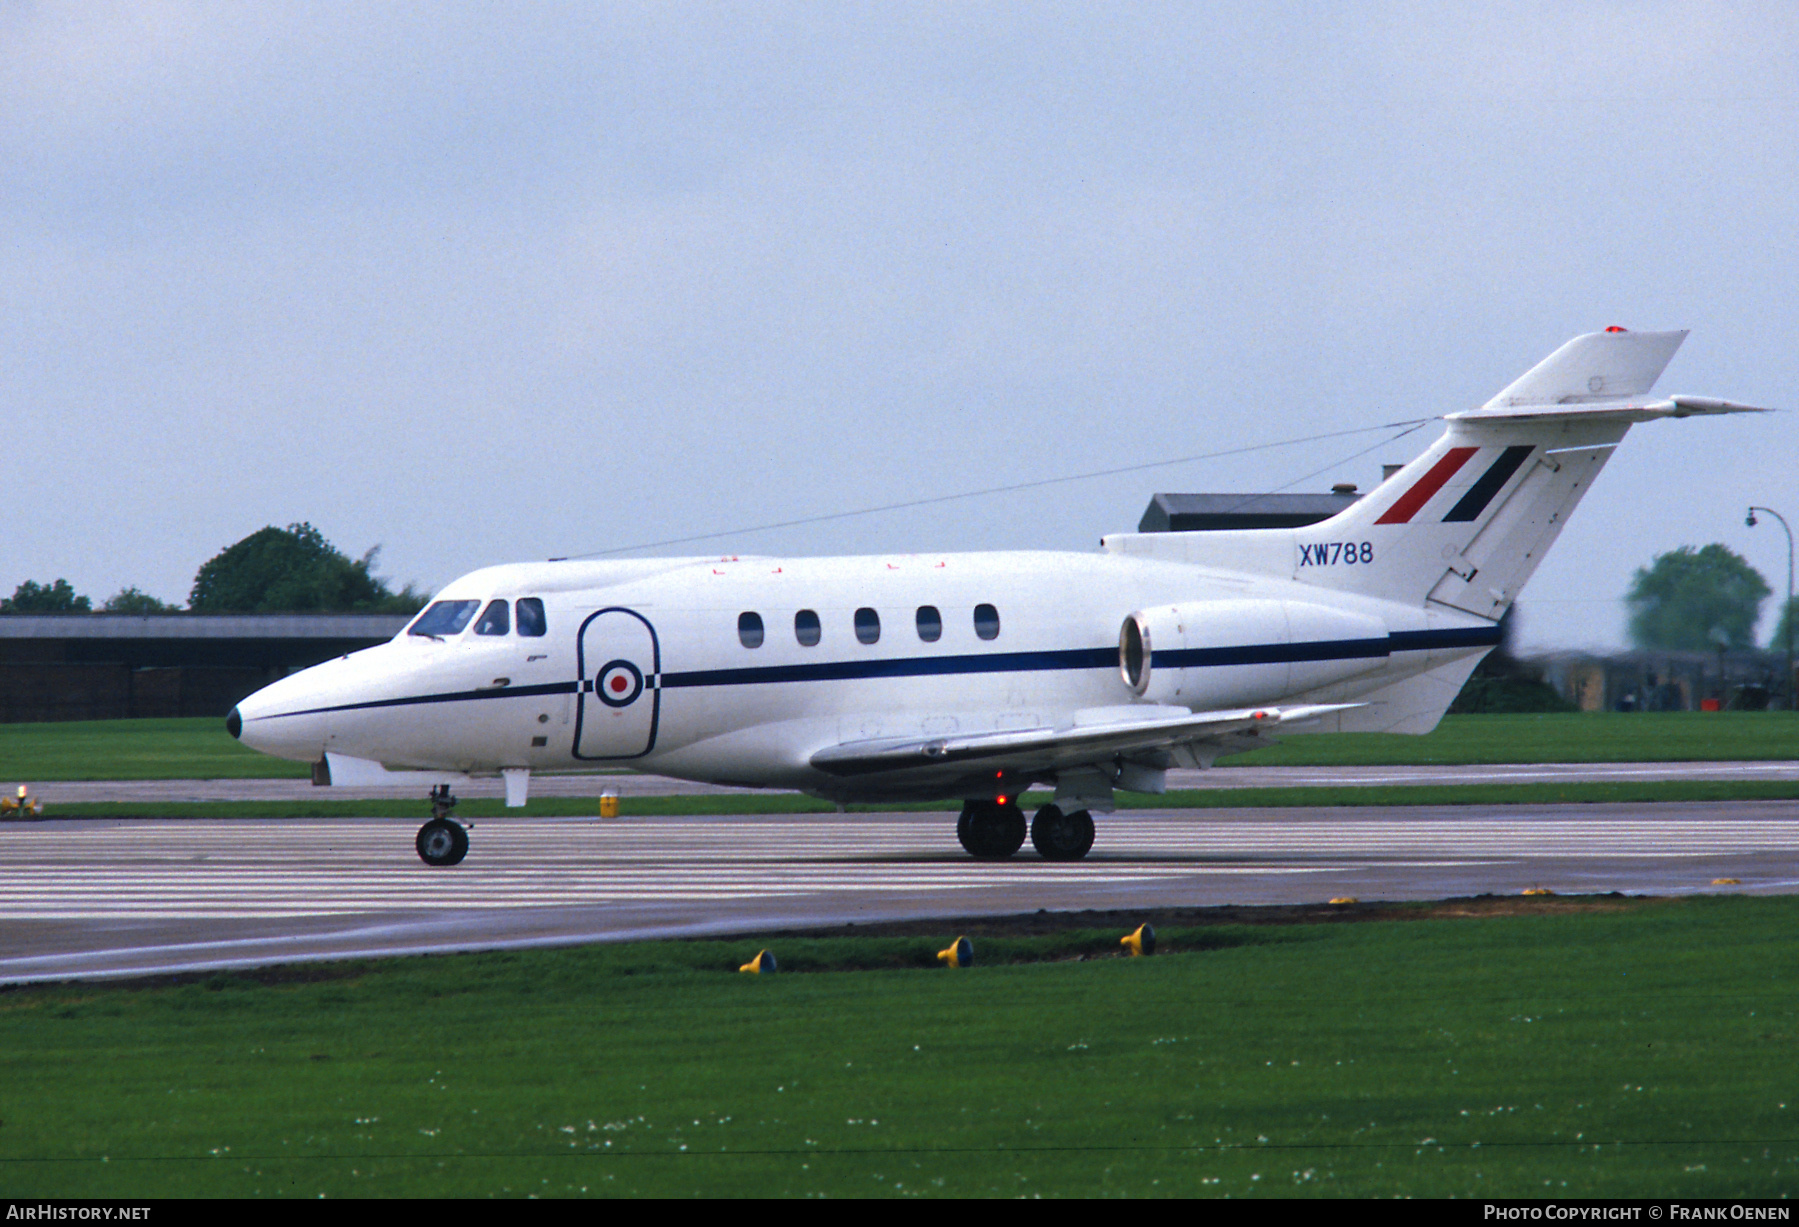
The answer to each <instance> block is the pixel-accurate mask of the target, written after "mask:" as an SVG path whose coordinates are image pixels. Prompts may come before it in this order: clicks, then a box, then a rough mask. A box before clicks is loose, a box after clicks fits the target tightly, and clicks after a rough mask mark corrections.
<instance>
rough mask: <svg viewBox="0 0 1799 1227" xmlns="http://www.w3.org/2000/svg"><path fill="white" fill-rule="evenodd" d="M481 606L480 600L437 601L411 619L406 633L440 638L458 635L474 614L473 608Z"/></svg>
mask: <svg viewBox="0 0 1799 1227" xmlns="http://www.w3.org/2000/svg"><path fill="white" fill-rule="evenodd" d="M480 607H481V602H480V601H437V602H434V603H433V604H432V606H431V607H430V608H429V609H427V610H426V611H425V612H424V613H422V614H420V615H419V616H418V617H417V618H416V619H414V620H413V623H412V625H411V626H409V627H407V628H406V633H407V634H408V635H429V636H431V637H432V638H434V639H442V638H444V637H446V636H448V635H459V634H461V633H462V628H463V627H465V626H467V625H468V620H469V619H470V618H472V617H474V616H475V610H477V609H479V608H480Z"/></svg>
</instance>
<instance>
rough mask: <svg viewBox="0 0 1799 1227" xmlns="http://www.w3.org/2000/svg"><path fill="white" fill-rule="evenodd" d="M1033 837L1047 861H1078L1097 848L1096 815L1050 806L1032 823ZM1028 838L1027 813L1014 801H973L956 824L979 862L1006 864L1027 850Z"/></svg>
mask: <svg viewBox="0 0 1799 1227" xmlns="http://www.w3.org/2000/svg"><path fill="white" fill-rule="evenodd" d="M1030 836H1031V844H1032V846H1033V847H1035V848H1036V849H1037V853H1038V855H1040V856H1041V857H1043V859H1044V860H1046V861H1078V860H1080V859H1081V858H1082V857H1083V856H1086V855H1087V853H1088V852H1089V851H1091V850H1092V848H1093V815H1092V814H1090V813H1088V812H1087V811H1086V810H1084V809H1083V810H1076V811H1075V812H1074V813H1072V814H1064V813H1063V812H1062V811H1061V810H1059V809H1057V808H1056V807H1055V806H1053V805H1046V806H1044V807H1043V808H1042V809H1040V810H1038V811H1037V816H1036V817H1035V818H1033V819H1032V820H1031V824H1030ZM1024 837H1025V821H1024V811H1023V810H1021V809H1019V808H1018V806H1016V805H1014V804H1013V803H1012V802H1010V801H1006V802H1000V801H970V802H968V803H967V804H965V805H963V807H962V816H961V817H960V818H958V819H957V820H956V838H957V839H960V840H961V841H962V846H963V847H964V848H966V849H968V852H969V854H970V855H971V856H973V857H975V858H976V859H977V860H983V861H1003V860H1005V859H1006V858H1007V857H1009V856H1011V855H1012V854H1013V853H1014V852H1016V851H1018V850H1019V849H1020V848H1022V847H1023V846H1024Z"/></svg>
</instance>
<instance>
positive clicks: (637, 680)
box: [238, 552, 1497, 799]
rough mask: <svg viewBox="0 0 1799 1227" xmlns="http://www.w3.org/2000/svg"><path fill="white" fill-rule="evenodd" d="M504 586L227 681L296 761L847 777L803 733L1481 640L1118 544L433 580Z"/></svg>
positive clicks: (253, 727)
mask: <svg viewBox="0 0 1799 1227" xmlns="http://www.w3.org/2000/svg"><path fill="white" fill-rule="evenodd" d="M520 598H534V599H536V600H540V601H541V602H542V603H543V608H544V615H545V619H544V620H545V626H544V633H543V634H541V635H538V636H526V635H521V634H520V633H519V630H518V627H517V626H516V624H514V625H512V626H511V627H509V629H508V631H507V633H505V634H487V635H483V634H479V633H477V626H476V622H475V621H474V620H470V621H469V622H468V624H467V625H466V626H465V627H464V628H463V629H462V630H461V631H460V632H459V633H456V634H452V635H445V636H442V637H441V638H434V637H426V636H423V635H419V634H415V633H407V632H402V633H401V634H400V635H398V636H397V637H396V638H395V639H394V640H393V641H392V642H389V643H386V644H382V645H380V646H378V647H373V648H369V649H366V650H364V651H361V652H356V653H353V654H351V655H349V656H345V657H343V658H341V659H338V660H334V661H329V662H326V663H325V664H322V665H318V666H316V667H314V668H311V669H308V670H305V671H304V672H301V673H298V674H295V675H293V676H291V677H289V678H286V679H284V680H282V681H279V682H276V683H275V684H273V685H271V686H269V687H267V688H266V689H264V690H262V691H260V692H258V693H257V694H255V695H252V696H251V697H250V698H248V699H246V700H245V701H244V702H243V703H242V704H240V705H239V709H238V710H239V714H240V716H241V720H242V734H241V736H242V738H243V740H244V742H245V743H246V744H248V745H251V746H253V747H255V748H257V749H260V750H264V751H266V752H269V753H272V754H278V755H281V756H283V757H288V758H295V759H302V760H318V759H320V758H321V757H322V756H323V755H324V754H326V753H327V752H330V753H334V754H340V755H346V756H350V757H354V758H358V759H367V760H373V761H376V762H380V763H383V764H385V765H387V766H388V767H392V768H417V769H436V770H446V771H462V772H492V771H496V770H503V769H507V768H520V767H523V768H530V769H533V770H538V771H542V770H568V769H580V768H604V767H620V766H626V767H633V768H638V769H642V770H646V771H653V772H658V773H662V774H667V775H673V776H678V777H683V778H688V779H695V780H706V781H714V782H722V783H736V784H746V785H757V786H767V787H781V788H800V789H806V790H809V791H813V792H816V793H819V794H821V795H826V796H833V797H838V798H840V799H851V798H854V797H856V796H871V797H872V796H880V795H892V794H893V793H894V792H895V791H896V790H895V788H894V787H893V786H892V785H891V782H888V783H886V784H883V783H881V782H879V781H866V782H863V781H857V782H851V781H845V780H843V779H839V778H836V777H833V776H831V775H829V774H827V773H824V772H821V771H819V770H818V769H817V768H815V767H814V766H812V765H811V761H810V760H811V759H812V757H813V755H814V754H816V753H818V752H819V751H820V750H823V749H826V748H828V747H833V746H840V745H844V744H850V743H856V742H861V741H872V740H878V739H889V738H896V737H919V736H927V737H928V736H934V735H944V734H969V733H989V732H995V731H1001V730H1008V729H1033V728H1058V727H1066V726H1069V725H1071V724H1072V723H1074V722H1075V721H1076V720H1077V718H1078V714H1079V713H1082V712H1085V711H1090V710H1092V709H1116V708H1120V707H1129V706H1132V705H1145V706H1152V707H1159V708H1161V709H1163V710H1169V709H1173V708H1187V709H1191V710H1195V711H1199V710H1208V709H1216V708H1226V707H1228V708H1237V707H1245V706H1252V705H1258V704H1267V705H1272V704H1280V703H1289V702H1294V701H1334V702H1342V701H1346V700H1354V699H1355V698H1356V697H1357V696H1359V695H1363V694H1366V693H1369V692H1371V691H1376V690H1379V689H1380V688H1382V687H1386V686H1389V685H1391V684H1392V683H1394V682H1396V681H1400V680H1402V679H1404V678H1407V677H1411V676H1415V675H1418V674H1421V673H1424V672H1427V671H1430V670H1434V669H1439V668H1441V667H1443V666H1444V665H1446V664H1452V663H1454V662H1458V661H1465V662H1468V664H1469V666H1470V667H1471V664H1472V661H1473V660H1474V659H1476V658H1478V657H1479V656H1480V655H1481V654H1482V653H1483V652H1484V651H1485V650H1486V649H1487V647H1489V646H1491V643H1492V642H1494V641H1496V638H1497V637H1496V635H1491V634H1489V633H1488V632H1490V631H1491V628H1492V623H1491V622H1490V621H1487V620H1484V619H1479V618H1472V617H1468V618H1462V617H1457V616H1453V614H1454V611H1450V614H1451V615H1452V617H1451V618H1450V619H1448V620H1446V618H1445V615H1444V614H1443V613H1442V612H1437V613H1426V612H1425V611H1424V610H1423V609H1421V608H1418V607H1416V606H1414V607H1411V608H1407V607H1405V606H1402V605H1400V604H1397V603H1393V602H1388V601H1384V600H1378V599H1374V598H1371V597H1366V596H1358V595H1355V594H1345V593H1342V592H1336V591H1328V590H1321V589H1320V588H1318V587H1316V586H1313V585H1309V584H1305V583H1300V582H1295V581H1293V580H1289V579H1284V578H1280V577H1267V576H1257V575H1253V574H1247V573H1234V572H1230V571H1222V570H1218V569H1215V568H1209V567H1204V566H1197V565H1192V564H1188V563H1182V562H1170V561H1164V560H1158V559H1147V558H1141V557H1131V556H1124V555H1118V554H1097V555H1095V554H1073V553H1050V552H1007V553H984V554H944V555H928V554H913V555H898V556H864V557H845V558H801V559H782V558H761V557H733V558H727V559H678V560H655V561H646V562H614V563H595V562H551V563H527V564H517V565H511V566H501V567H490V568H487V569H484V570H480V571H476V572H473V573H471V574H469V575H466V576H464V577H463V578H461V579H458V580H456V581H455V582H454V583H452V584H450V585H449V586H447V587H446V588H445V589H444V590H443V591H442V592H440V593H439V594H438V596H437V600H438V601H440V602H442V601H452V600H468V601H471V602H474V603H476V606H477V607H478V608H482V609H485V608H487V607H488V606H489V604H490V603H491V602H494V601H508V602H514V603H516V602H517V601H519V599H520ZM982 607H987V608H982ZM921 609H923V610H924V612H923V613H922V614H921V612H920V611H921ZM871 610H872V611H873V613H874V615H875V617H876V618H878V624H879V630H878V634H876V633H874V631H873V626H872V624H871V620H870V617H869V614H868V612H867V611H871ZM977 610H979V611H980V614H981V615H982V616H980V617H977ZM858 611H863V612H862V613H861V614H860V634H859V633H858V618H859V615H858ZM1137 611H1148V620H1147V621H1146V622H1145V623H1144V625H1145V626H1146V627H1147V628H1150V629H1151V632H1152V634H1153V636H1154V638H1153V646H1152V662H1151V669H1150V671H1149V673H1148V676H1147V677H1139V679H1138V680H1139V687H1133V686H1132V685H1130V684H1129V683H1128V682H1127V680H1126V677H1125V674H1124V673H1123V672H1122V671H1121V668H1120V648H1119V642H1120V626H1121V624H1122V623H1123V621H1124V619H1125V618H1126V617H1127V616H1128V615H1131V614H1132V613H1133V612H1137ZM746 615H753V616H754V622H756V623H759V624H760V627H761V634H760V642H759V643H758V642H756V639H757V636H756V635H755V634H753V633H751V632H750V631H749V630H748V629H746V624H750V623H751V619H749V618H746ZM812 615H816V627H817V630H816V633H815V634H814V633H812V632H811V631H810V625H811V616H812ZM933 615H934V616H933ZM977 623H979V624H978V625H977ZM935 624H940V626H941V630H940V631H939V632H938V633H937V634H936V637H935V639H934V640H929V639H927V638H926V635H928V634H930V633H931V632H932V630H933V629H935ZM415 625H416V624H415ZM921 627H922V629H921ZM1457 628H1462V630H1461V638H1460V639H1457V638H1456V632H1457ZM1470 631H1472V633H1473V634H1474V635H1475V636H1476V640H1473V641H1471V640H1469V639H1468V637H1467V635H1468V633H1469V632H1470ZM807 639H814V640H815V641H814V642H810V643H808V642H805V640H807ZM751 643H754V644H755V646H748V645H749V644H751ZM1139 688H1140V689H1141V693H1139ZM899 791H904V789H900V790H899Z"/></svg>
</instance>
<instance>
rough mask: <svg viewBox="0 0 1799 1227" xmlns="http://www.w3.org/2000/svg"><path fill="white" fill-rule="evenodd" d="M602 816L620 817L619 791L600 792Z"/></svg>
mask: <svg viewBox="0 0 1799 1227" xmlns="http://www.w3.org/2000/svg"><path fill="white" fill-rule="evenodd" d="M600 817H602V818H616V817H618V794H617V793H615V792H603V793H601V794H600Z"/></svg>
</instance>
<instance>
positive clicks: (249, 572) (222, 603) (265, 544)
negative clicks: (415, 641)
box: [188, 524, 424, 613]
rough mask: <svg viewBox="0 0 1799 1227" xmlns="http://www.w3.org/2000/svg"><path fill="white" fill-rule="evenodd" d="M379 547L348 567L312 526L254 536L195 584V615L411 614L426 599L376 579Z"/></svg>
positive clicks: (205, 569) (223, 554)
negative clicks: (398, 590) (293, 613)
mask: <svg viewBox="0 0 1799 1227" xmlns="http://www.w3.org/2000/svg"><path fill="white" fill-rule="evenodd" d="M378 550H379V547H376V549H372V550H370V551H369V552H368V553H366V554H364V555H363V556H362V557H361V558H359V559H356V560H354V561H352V560H351V559H350V558H348V557H346V556H345V555H344V554H343V553H342V552H341V551H339V550H338V549H337V548H336V547H335V546H333V545H332V544H331V543H330V542H329V541H327V540H325V538H324V536H323V534H321V533H320V532H319V530H318V529H316V528H314V527H313V526H312V525H311V524H290V525H288V526H287V527H286V528H275V527H273V526H270V527H268V528H263V529H258V530H257V531H256V532H253V533H251V534H250V535H249V536H248V537H245V538H244V539H243V540H242V541H239V542H237V543H236V544H235V545H230V546H227V547H225V549H224V550H222V551H220V552H219V554H218V555H217V556H216V557H214V558H212V559H211V560H210V561H208V562H207V563H206V564H205V565H204V566H202V567H201V568H200V571H199V573H198V574H197V575H195V576H194V589H193V593H192V595H191V596H190V597H189V599H188V606H189V608H191V609H192V610H193V611H194V612H195V613H292V612H305V611H319V612H326V611H331V612H357V613H412V612H415V611H417V610H418V609H421V608H423V606H424V598H423V597H422V596H421V595H420V594H419V593H416V592H414V591H413V589H412V586H411V585H410V584H408V585H407V586H406V587H405V588H404V589H402V590H401V591H400V592H398V593H395V592H393V591H392V590H390V589H389V588H388V586H387V585H386V584H385V583H383V582H382V581H381V580H379V579H377V578H376V577H375V575H374V565H375V555H376V553H377V551H378Z"/></svg>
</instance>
